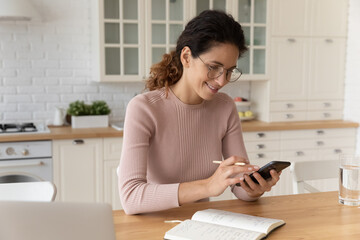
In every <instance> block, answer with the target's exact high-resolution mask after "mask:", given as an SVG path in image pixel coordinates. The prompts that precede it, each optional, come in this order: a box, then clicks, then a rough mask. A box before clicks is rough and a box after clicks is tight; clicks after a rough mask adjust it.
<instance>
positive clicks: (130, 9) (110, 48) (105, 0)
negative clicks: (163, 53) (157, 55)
mask: <svg viewBox="0 0 360 240" xmlns="http://www.w3.org/2000/svg"><path fill="white" fill-rule="evenodd" d="M98 1H99V3H100V4H99V11H98V18H99V23H98V24H99V25H98V32H99V38H98V39H96V40H97V41H96V40H95V42H99V46H100V49H99V51H98V59H99V60H100V64H99V66H100V67H99V69H98V70H99V74H97V76H96V79H95V80H98V81H103V82H118V81H139V80H141V79H142V77H143V76H144V64H145V58H144V51H145V48H144V45H145V33H144V29H145V28H144V21H145V19H144V18H143V15H144V14H143V9H142V6H141V5H142V2H141V0H98Z"/></svg>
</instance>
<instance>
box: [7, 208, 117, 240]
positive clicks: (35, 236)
mask: <svg viewBox="0 0 360 240" xmlns="http://www.w3.org/2000/svg"><path fill="white" fill-rule="evenodd" d="M0 239H1V240H2V239H4V240H5V239H9V240H10V239H11V240H24V239H26V240H65V239H66V240H82V239H84V240H85V239H86V240H99V239H101V240H115V232H114V223H113V217H112V210H111V207H110V205H108V204H102V203H65V202H4V201H0Z"/></svg>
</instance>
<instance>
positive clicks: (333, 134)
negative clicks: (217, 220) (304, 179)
mask: <svg viewBox="0 0 360 240" xmlns="http://www.w3.org/2000/svg"><path fill="white" fill-rule="evenodd" d="M356 131H357V129H356V128H334V129H309V130H284V131H263V132H244V133H243V136H244V141H245V147H246V150H247V153H248V156H249V160H250V162H251V163H252V164H256V165H259V166H260V167H261V166H263V165H265V164H267V163H268V162H270V161H275V160H280V161H309V160H336V159H339V155H340V154H354V153H355V143H356ZM337 181H338V180H337V179H325V180H314V181H309V183H311V185H313V186H314V187H316V188H317V189H319V190H321V191H335V190H337V186H338V184H337ZM288 194H293V191H292V176H291V172H290V168H286V169H284V170H283V171H282V174H281V176H280V181H279V182H278V183H277V184H276V186H274V187H273V188H272V190H271V191H270V192H266V193H265V194H264V196H276V195H288ZM234 198H235V197H234V196H233V195H231V193H230V192H229V191H228V190H227V191H226V192H225V193H224V194H223V195H221V196H220V197H218V198H212V199H213V200H226V199H234Z"/></svg>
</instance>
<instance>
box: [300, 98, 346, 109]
mask: <svg viewBox="0 0 360 240" xmlns="http://www.w3.org/2000/svg"><path fill="white" fill-rule="evenodd" d="M343 106H344V102H343V101H342V100H323V101H309V102H308V108H307V109H308V110H340V111H341V110H342V109H343Z"/></svg>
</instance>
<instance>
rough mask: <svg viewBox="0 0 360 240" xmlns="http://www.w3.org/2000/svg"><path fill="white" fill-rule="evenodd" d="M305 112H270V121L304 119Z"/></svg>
mask: <svg viewBox="0 0 360 240" xmlns="http://www.w3.org/2000/svg"><path fill="white" fill-rule="evenodd" d="M306 118H307V116H306V112H305V111H304V112H302V111H300V112H272V113H270V122H295V121H305V120H306Z"/></svg>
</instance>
